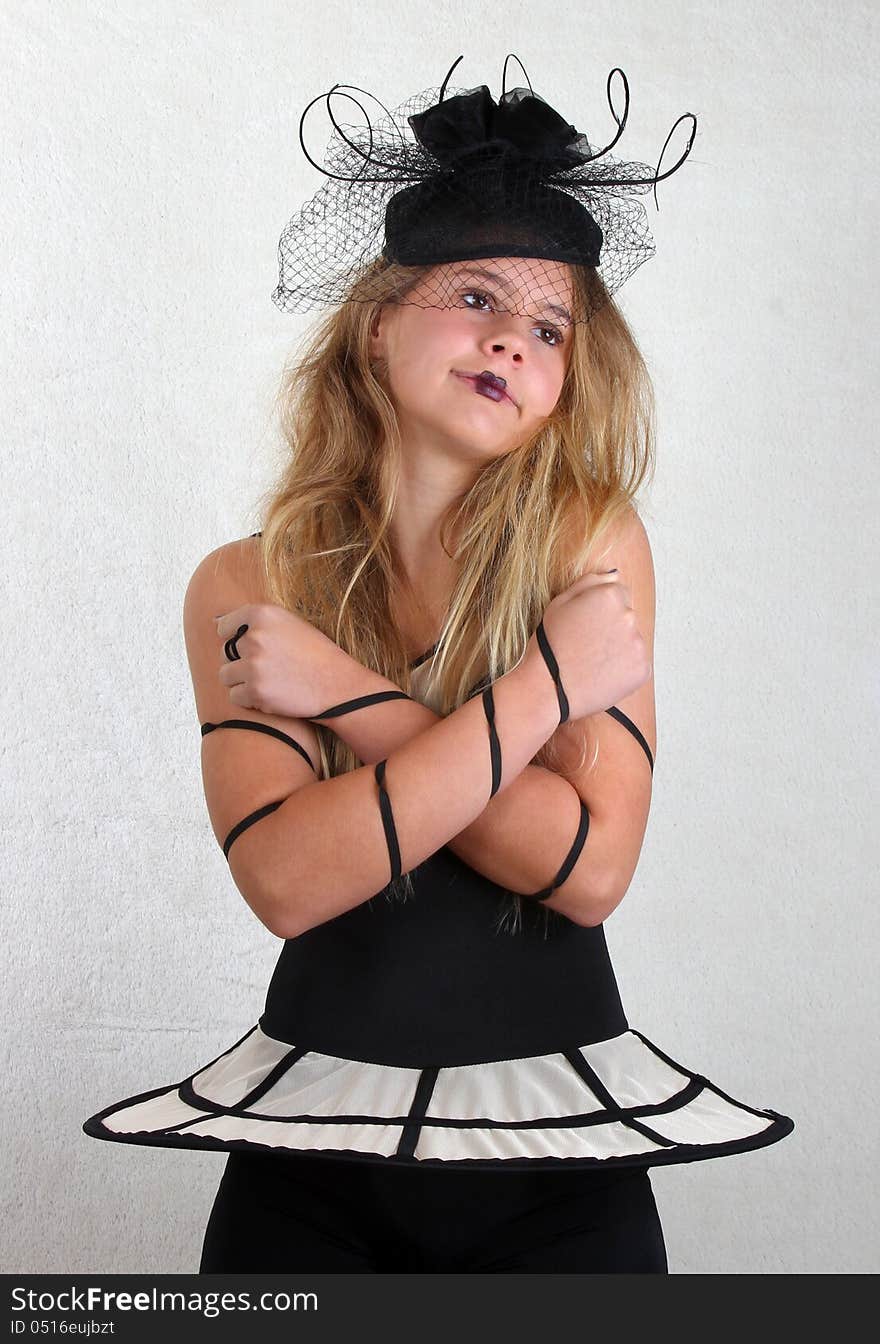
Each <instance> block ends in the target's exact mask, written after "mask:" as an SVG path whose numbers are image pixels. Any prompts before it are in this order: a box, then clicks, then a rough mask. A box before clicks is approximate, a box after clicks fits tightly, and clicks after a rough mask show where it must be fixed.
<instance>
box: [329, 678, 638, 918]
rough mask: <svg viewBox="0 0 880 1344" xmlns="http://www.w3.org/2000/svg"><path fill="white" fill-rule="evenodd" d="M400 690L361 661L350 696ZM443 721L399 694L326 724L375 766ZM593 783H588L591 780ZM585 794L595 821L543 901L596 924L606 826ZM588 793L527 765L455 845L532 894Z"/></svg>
mask: <svg viewBox="0 0 880 1344" xmlns="http://www.w3.org/2000/svg"><path fill="white" fill-rule="evenodd" d="M394 690H397V691H399V687H396V686H395V685H394V683H393V682H392V681H389V680H388V679H387V678H386V677H383V676H382V675H381V674H380V673H377V672H374V671H372V670H371V669H369V668H366V667H362V666H361V665H360V664H356V666H355V679H354V680H353V681H352V685H351V687H350V689H349V692H348V696H347V697H346V698H347V699H348V698H351V699H357V698H360V697H362V696H371V695H375V694H378V693H380V692H382V691H394ZM441 721H442V720H441V718H440V716H439V715H437V714H435V713H434V711H433V710H432V709H430V708H429V707H428V706H427V705H422V704H420V703H419V702H418V701H417V700H409V699H406V700H404V699H394V700H385V701H381V702H379V703H377V704H373V705H369V706H364V707H361V708H359V709H355V710H353V711H352V712H350V713H347V714H344V715H341V716H339V717H334V718H331V719H327V720H320V719H319V720H318V722H319V723H321V722H323V723H324V724H325V726H326V727H329V728H332V729H333V731H334V732H335V733H336V734H337V735H338V736H339V737H341V738H342V739H343V741H345V742H347V743H348V745H349V746H350V747H351V748H352V750H353V751H354V753H355V755H356V756H357V757H358V759H359V760H361V761H363V762H364V764H372V763H374V762H376V761H378V760H380V759H382V758H383V757H385V756H387V755H388V754H389V752H392V751H394V750H396V749H397V748H398V747H400V746H403V745H404V744H405V743H406V742H409V741H411V740H412V739H413V738H414V737H418V736H419V735H420V734H421V733H423V732H424V731H425V730H426V728H430V727H431V725H432V724H435V723H440V722H441ZM587 788H589V785H587ZM592 792H593V794H594V795H595V797H593V796H587V795H586V794H584V796H583V801H584V803H585V806H586V807H587V809H588V810H589V812H590V813H591V821H590V827H589V830H588V832H587V836H586V840H585V841H584V844H583V847H582V849H581V850H580V853H579V856H578V858H577V861H576V863H575V865H574V867H573V868H572V870H571V871H570V873H569V876H568V877H567V878H566V881H565V882H564V883H563V884H562V886H560V887H559V888H558V889H557V890H555V891H554V892H553V893H552V895H550V896H547V897H545V898H544V900H543V904H545V905H549V906H550V907H551V908H552V909H554V910H556V911H558V912H559V913H560V914H563V915H566V916H567V917H568V918H569V919H572V920H573V921H574V922H575V923H579V924H582V923H590V922H593V921H594V920H595V919H596V918H597V914H598V911H599V910H601V909H602V908H603V904H604V900H605V896H606V892H607V889H608V883H609V879H610V876H611V874H610V871H609V864H608V856H607V845H605V844H604V841H603V835H602V827H601V825H600V824H598V823H597V821H596V819H595V817H593V816H592V813H593V810H594V806H593V805H594V804H595V809H596V811H598V809H599V805H600V801H601V800H600V798H599V796H598V790H593V791H592ZM580 803H581V797H580V796H579V795H578V793H577V791H576V790H575V789H574V787H573V786H572V785H571V784H569V783H568V781H567V780H566V779H563V778H562V776H561V775H557V774H555V773H554V772H553V771H552V770H547V769H545V768H544V767H543V766H540V765H532V764H529V765H526V766H525V768H524V769H523V770H522V771H521V772H520V774H519V775H518V776H517V777H516V779H514V780H513V781H512V782H511V784H510V786H509V787H508V788H506V789H505V790H504V791H503V793H498V794H496V795H495V797H494V798H492V799H491V800H490V801H489V802H488V803H487V805H486V806H485V807H484V809H483V811H482V812H481V813H480V815H479V816H478V817H477V818H476V820H474V821H472V822H471V823H470V824H469V825H467V826H465V827H464V829H463V830H461V831H460V832H459V833H458V834H457V835H454V836H453V837H452V838H451V839H449V840H447V841H446V844H447V845H448V847H449V848H450V849H451V850H452V851H453V852H454V853H455V854H457V855H458V857H459V858H461V859H463V860H464V862H465V863H467V864H468V865H469V866H470V867H471V868H475V869H476V871H477V872H479V873H482V874H483V876H484V877H487V878H489V880H490V881H492V882H496V883H497V884H498V885H499V886H501V887H504V888H505V889H507V890H508V891H512V892H517V893H519V894H520V895H523V896H532V895H534V894H535V893H537V892H539V891H542V890H545V889H546V888H547V887H548V885H550V884H551V883H552V881H553V879H554V878H555V877H556V874H557V873H558V872H559V869H560V865H561V864H562V861H563V859H564V858H565V856H566V855H567V854H568V852H569V849H570V848H571V846H572V842H573V841H574V839H575V837H576V835H577V833H578V827H579V825H580V823H581V807H580Z"/></svg>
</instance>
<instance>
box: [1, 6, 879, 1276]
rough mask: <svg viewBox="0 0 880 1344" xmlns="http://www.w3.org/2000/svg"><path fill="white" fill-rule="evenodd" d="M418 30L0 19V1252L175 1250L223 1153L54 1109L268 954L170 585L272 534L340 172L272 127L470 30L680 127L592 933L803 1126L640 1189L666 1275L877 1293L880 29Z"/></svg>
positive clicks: (113, 12) (514, 11)
mask: <svg viewBox="0 0 880 1344" xmlns="http://www.w3.org/2000/svg"><path fill="white" fill-rule="evenodd" d="M411 13H412V11H411V7H410V6H409V5H407V4H404V3H402V0H384V3H383V4H382V6H381V9H377V7H376V6H357V7H356V6H352V5H350V4H348V3H343V2H342V0H321V3H320V4H318V3H314V0H309V2H308V3H304V4H291V3H289V2H288V3H275V2H274V0H264V2H263V3H249V4H244V3H238V2H236V3H230V2H229V0H211V3H192V2H191V0H174V3H171V2H170V0H158V2H156V0H154V3H152V4H149V5H144V4H142V3H140V0H122V2H120V3H100V2H99V0H82V2H80V3H75V2H74V0H53V3H52V4H49V3H44V2H37V0H18V2H17V3H14V4H13V3H5V4H3V5H2V23H3V40H2V42H0V69H2V76H3V77H2V79H0V100H2V101H0V130H2V136H0V140H2V144H3V154H2V157H3V162H4V166H3V190H2V191H0V248H2V264H0V287H2V312H3V317H4V320H3V323H2V327H0V339H2V342H3V346H2V354H3V359H2V385H3V395H4V402H5V405H4V414H3V425H4V438H5V440H6V448H7V453H6V454H5V460H6V461H7V464H8V465H7V468H6V471H5V476H4V490H3V495H2V501H3V508H4V511H5V515H6V516H5V525H4V527H3V530H2V538H0V545H2V562H3V573H4V577H5V579H6V592H5V598H4V604H3V615H4V631H5V639H4V655H5V656H4V669H3V675H2V678H0V680H2V688H3V689H2V695H3V725H4V733H3V737H4V742H3V759H4V767H5V768H4V799H3V811H2V821H0V825H2V834H3V838H4V848H5V854H4V863H3V868H4V874H5V878H6V881H5V899H4V901H3V921H4V929H3V958H4V961H5V965H4V968H3V976H4V983H5V984H6V986H7V987H8V999H7V1007H6V1012H5V1014H4V1019H3V1031H2V1041H3V1045H4V1050H5V1061H6V1077H7V1089H8V1093H9V1095H10V1097H11V1098H12V1101H13V1104H11V1105H9V1106H7V1107H6V1108H4V1112H3V1118H2V1121H0V1124H2V1135H0V1153H2V1157H0V1161H2V1163H3V1176H2V1188H3V1196H4V1202H5V1206H6V1207H5V1211H4V1214H3V1219H2V1223H0V1227H2V1232H0V1238H2V1242H3V1245H2V1252H0V1255H2V1263H3V1268H4V1270H5V1271H6V1272H25V1271H29V1272H56V1273H57V1272H61V1271H69V1272H75V1271H78V1272H93V1273H94V1272H99V1271H100V1272H115V1273H122V1272H137V1271H154V1272H189V1271H193V1270H195V1269H196V1268H197V1264H198V1254H199V1248H200V1239H201V1234H202V1230H203V1228H204V1223H205V1220H206V1217H207V1214H208V1211H209V1208H210V1204H211V1200H212V1198H213V1194H214V1191H215V1188H216V1184H217V1181H218V1179H219V1176H220V1173H221V1170H222V1165H223V1158H222V1156H221V1155H219V1154H211V1153H197V1152H174V1151H171V1150H169V1151H162V1150H159V1149H149V1148H138V1147H133V1146H130V1147H123V1146H121V1145H113V1144H99V1143H96V1142H95V1141H93V1140H90V1139H88V1138H86V1137H85V1136H84V1135H83V1134H82V1133H81V1130H80V1125H81V1123H82V1121H83V1119H84V1118H85V1117H86V1116H87V1115H90V1114H91V1113H92V1112H94V1111H95V1110H97V1109H99V1108H100V1107H101V1106H103V1105H106V1104H107V1103H108V1102H110V1101H112V1100H114V1099H117V1098H119V1097H122V1096H124V1095H126V1094H128V1093H133V1092H136V1091H141V1090H144V1089H147V1088H149V1087H154V1086H158V1085H159V1084H160V1083H166V1082H169V1081H171V1080H172V1079H174V1078H178V1077H182V1076H183V1075H184V1074H186V1073H189V1072H191V1071H192V1070H193V1069H194V1068H195V1067H196V1066H198V1065H200V1064H202V1063H204V1062H206V1061H207V1060H209V1059H211V1058H213V1056H214V1055H215V1054H217V1053H218V1052H219V1051H220V1050H221V1049H223V1048H225V1047H226V1046H228V1045H231V1044H232V1042H233V1041H234V1040H236V1039H237V1038H238V1037H239V1036H240V1035H241V1034H242V1033H243V1032H244V1031H245V1030H246V1029H247V1027H248V1026H250V1025H251V1024H252V1023H253V1021H255V1019H256V1017H257V1016H258V1015H259V1012H260V1011H261V1009H262V996H263V993H264V990H265V986H266V984H267V982H268V978H269V974H270V971H271V968H272V965H273V964H274V960H275V957H276V955H277V951H278V944H277V943H276V940H275V939H273V938H272V937H271V935H269V934H268V932H267V931H266V930H265V929H264V928H263V927H262V925H260V924H259V923H258V922H257V920H256V919H255V918H254V916H253V915H252V914H251V913H250V911H249V910H248V908H247V907H246V906H245V904H244V902H243V901H242V899H241V897H240V896H239V895H238V893H237V891H236V889H235V887H234V885H233V883H232V880H231V877H230V876H229V873H228V869H227V866H226V863H225V861H224V859H223V855H222V852H221V851H220V849H219V847H218V846H217V845H216V843H215V841H214V839H213V836H212V834H211V831H210V827H209V824H208V820H207V813H206V809H205V806H204V801H203V797H202V793H201V780H200V771H199V743H200V738H199V729H198V722H197V719H196V715H195V710H194V705H193V700H192V692H191V686H190V682H189V673H188V669H187V664H186V656H185V650H184V645H183V635H182V628H181V605H182V600H183V593H184V589H185V586H186V583H187V580H188V578H189V575H190V574H191V572H192V570H193V568H194V567H195V565H196V563H197V562H198V560H199V559H200V558H201V557H202V556H203V555H204V554H205V553H206V552H207V551H208V550H210V549H212V548H213V547H215V546H217V545H220V544H221V543H222V542H225V541H228V540H231V539H233V538H235V537H239V536H244V535H246V534H247V533H249V532H252V531H254V530H255V529H256V528H257V527H258V526H259V524H260V519H259V517H258V516H257V515H256V513H255V504H256V500H257V498H258V496H259V494H260V492H261V491H262V489H263V488H264V487H265V486H266V484H267V483H268V480H269V479H270V476H271V472H272V466H273V461H274V454H275V451H276V446H277V436H276V432H275V427H274V425H273V423H272V421H271V408H270V400H271V396H272V393H273V392H274V388H275V384H276V379H277V377H278V374H279V372H280V369H281V364H282V361H283V358H284V356H285V354H286V353H287V352H288V350H289V349H290V347H291V346H292V344H293V343H294V341H295V338H296V336H297V335H298V333H299V332H300V331H301V330H302V329H304V327H305V325H306V324H307V322H308V320H309V319H308V317H303V318H291V317H285V316H283V315H282V314H280V313H279V312H278V310H277V309H276V308H275V307H274V306H273V304H272V303H271V302H270V298H269V296H270V293H271V290H272V288H273V286H274V284H275V279H276V274H275V267H276V244H277V238H278V235H279V233H280V232H281V229H282V227H283V226H284V225H285V224H286V222H287V220H288V218H289V217H290V215H291V214H293V212H294V210H295V209H297V208H298V207H299V205H300V204H301V202H302V201H303V200H304V199H305V198H306V197H307V196H309V195H311V194H312V193H313V192H314V191H315V190H317V188H318V187H319V186H320V185H321V183H322V182H323V180H324V179H323V178H321V177H320V176H319V174H318V173H317V172H316V171H315V170H314V169H313V168H311V167H310V166H309V165H308V163H307V162H306V161H305V159H304V157H303V156H302V154H301V152H300V148H299V143H298V139H297V127H298V123H299V117H300V114H301V112H302V109H303V108H304V106H305V104H306V103H307V102H308V101H309V100H310V99H311V98H313V97H315V96H316V95H317V94H320V93H323V92H324V91H326V90H327V89H329V87H330V86H331V85H332V84H333V83H334V82H336V81H339V82H343V83H350V84H356V85H361V86H362V87H364V88H367V89H368V90H370V91H375V92H376V93H377V94H378V95H379V96H380V97H381V98H382V99H383V101H385V102H386V103H387V104H388V105H389V106H394V105H395V104H397V103H399V102H400V101H402V100H403V98H405V97H406V96H408V95H409V94H411V93H413V92H415V91H417V90H419V89H422V88H426V87H428V86H431V85H434V86H438V85H439V84H440V82H441V81H442V78H443V75H444V74H445V73H446V71H447V69H448V68H449V66H450V65H451V64H452V62H453V61H454V60H455V58H456V57H457V56H458V55H459V54H461V53H462V52H463V53H464V54H465V59H464V61H463V62H462V63H461V65H460V66H459V67H458V68H457V70H456V72H455V81H456V82H457V83H459V84H461V85H463V86H473V85H476V84H479V83H484V82H485V83H488V84H489V86H490V88H491V89H492V92H493V94H494V95H495V96H496V97H497V96H498V94H500V92H501V68H502V65H503V61H504V56H505V54H506V53H507V52H508V51H513V52H515V53H516V54H517V55H518V56H520V57H521V58H522V60H523V62H524V64H525V66H526V69H527V71H528V74H529V76H530V78H531V80H532V83H533V85H534V87H535V88H536V90H537V91H538V92H541V93H544V94H545V96H546V97H548V99H549V100H550V101H551V102H552V103H553V104H554V105H555V106H556V107H558V108H560V109H562V110H563V111H564V112H565V113H566V115H569V116H570V117H571V119H572V120H573V121H574V122H575V124H576V125H577V126H578V127H579V128H580V129H584V130H586V131H588V133H589V134H590V135H591V138H594V137H595V138H596V139H597V140H599V139H601V138H602V136H603V135H606V133H607V134H608V137H610V133H611V131H612V130H613V126H612V122H611V120H610V114H609V113H608V109H607V105H606V101H605V80H606V77H607V74H608V71H609V70H610V69H611V68H612V66H614V65H618V64H619V65H622V66H623V68H624V70H625V71H626V74H627V77H628V79H629V82H630V89H631V95H632V103H631V108H630V118H629V122H628V126H627V129H626V131H625V137H626V138H625V140H624V142H623V143H622V149H623V151H625V154H626V156H627V157H632V158H641V159H643V160H644V161H646V162H649V163H656V160H657V156H658V154H659V151H660V148H661V146H662V144H663V140H664V139H665V137H666V133H667V131H668V129H669V127H670V126H671V125H672V123H673V121H674V120H675V118H676V117H677V116H678V115H679V114H680V113H681V112H684V111H693V112H695V113H696V114H697V116H698V118H699V123H700V124H699V132H698V136H697V140H696V143H695V145H694V149H693V151H692V153H691V157H690V159H689V161H688V163H687V164H686V165H685V167H684V168H683V169H682V171H681V172H680V173H679V174H676V175H675V176H674V177H673V178H671V179H670V180H669V181H668V182H666V183H661V184H660V186H659V188H658V194H659V201H660V211H659V213H657V212H655V210H654V206H653V200H652V198H650V197H648V198H645V199H646V201H647V202H648V208H649V212H650V219H651V226H652V229H653V231H654V235H655V239H656V241H657V245H658V253H657V256H656V257H655V258H654V259H653V260H652V261H651V262H650V263H648V264H647V265H645V266H644V267H642V268H641V269H640V270H639V271H638V272H637V273H636V275H635V277H633V279H632V280H631V281H630V282H629V284H628V286H627V287H626V288H625V289H624V290H623V291H622V292H621V295H620V296H619V297H620V302H621V304H622V306H623V308H624V310H625V311H626V313H627V315H628V317H629V318H630V320H631V321H632V323H633V325H634V328H635V331H636V334H637V337H638V338H639V340H640V342H641V344H642V347H643V349H644V352H645V354H646V356H647V358H648V360H649V363H650V365H651V368H652V370H653V374H654V378H655V384H656V389H657V398H658V408H659V435H658V470H657V476H656V480H655V484H654V487H653V490H652V491H651V494H650V497H648V498H646V499H645V501H644V504H643V517H644V519H645V522H646V525H647V527H648V531H649V535H650V536H651V539H652V544H653V548H654V558H655V567H656V572H657V589H658V617H657V637H656V659H655V676H656V683H657V700H658V723H659V746H658V756H657V769H656V773H655V777H654V801H653V809H652V816H651V821H650V823H649V829H648V835H647V838H646V842H645V848H644V851H643V856H642V860H641V863H640V867H639V870H638V873H637V875H636V878H635V880H634V882H633V885H632V887H631V889H630V892H629V894H628V896H627V898H626V900H625V901H624V903H623V905H622V906H621V907H620V909H619V910H618V911H617V912H616V913H615V914H614V916H613V917H612V918H611V919H610V920H609V922H608V924H607V935H608V940H609V944H610V947H611V951H612V955H613V957H614V959H615V963H616V966H617V971H618V977H619V981H620V985H621V991H622V994H623V997H624V1002H625V1004H626V1006H627V1010H628V1014H629V1018H630V1021H631V1023H632V1024H633V1025H634V1026H637V1027H639V1028H640V1029H642V1030H644V1031H645V1032H646V1033H647V1034H648V1035H649V1036H650V1037H651V1038H652V1039H653V1040H655V1041H657V1043H658V1044H660V1045H661V1046H663V1047H664V1048H666V1049H667V1050H669V1052H670V1053H672V1054H673V1055H674V1056H675V1057H677V1058H679V1059H682V1060H683V1061H685V1062H687V1063H688V1064H690V1065H691V1066H692V1067H694V1068H698V1069H700V1070H701V1071H703V1072H705V1073H707V1074H708V1075H709V1076H710V1077H711V1078H713V1079H714V1080H715V1081H717V1082H718V1083H719V1084H720V1085H721V1086H725V1087H727V1088H729V1090H730V1091H731V1092H732V1093H733V1095H735V1096H738V1097H743V1098H746V1099H748V1100H750V1101H753V1102H754V1103H755V1104H756V1105H762V1106H770V1107H773V1108H774V1109H777V1110H780V1111H783V1112H786V1113H787V1114H790V1115H792V1116H793V1117H794V1118H795V1121H796V1124H797V1128H796V1131H795V1133H794V1134H793V1135H792V1136H791V1137H790V1138H789V1139H787V1140H786V1141H785V1142H784V1143H782V1144H780V1145H778V1146H774V1147H772V1148H769V1149H765V1150H760V1151H757V1152H753V1153H746V1154H742V1155H739V1156H735V1157H730V1158H726V1159H723V1160H718V1161H710V1162H701V1163H696V1164H692V1165H689V1166H678V1167H671V1168H665V1169H664V1168H660V1169H657V1170H655V1171H654V1173H653V1177H652V1180H653V1184H654V1189H655V1191H656V1194H657V1200H658V1205H659V1207H660V1212H661V1216H662V1218H663V1222H664V1227H665V1231H666V1238H667V1244H668V1250H669V1259H670V1268H671V1270H672V1272H674V1273H712V1272H722V1273H750V1272H752V1273H799V1272H812V1273H846V1272H870V1271H872V1270H875V1269H876V1268H877V1263H876V1259H875V1258H874V1252H873V1250H872V1248H873V1247H876V1245H877V1226H876V1207H877V1190H876V1185H875V1183H874V1181H873V1179H867V1178H866V1173H868V1172H871V1173H873V1170H874V1166H875V1164H874V1162H873V1161H872V1158H873V1157H874V1155H875V1154H874V1151H873V1146H874V1143H873V1128H872V1126H871V1125H870V1124H865V1123H864V1119H865V1116H866V1115H868V1114H870V1113H871V1111H872V1109H873V1107H876V1104H877V1090H876V1071H875V1064H874V1062H873V1059H874V1058H875V1055H876V1052H875V1051H874V1050H873V1049H872V1046H873V1043H874V1029H873V1028H871V1027H870V1026H869V1023H870V1021H871V1018H872V1016H873V1013H874V1012H875V1011H876V989H875V988H874V986H875V981H876V977H875V975H874V974H870V975H869V969H870V971H871V972H874V971H875V968H876V952H875V951H874V948H872V940H873V939H875V938H876V931H877V921H876V908H877V901H876V896H877V889H876V872H877V859H878V854H877V843H876V822H875V817H874V809H873V807H872V806H871V803H872V798H871V793H870V790H869V783H870V781H871V779H872V772H871V767H872V765H873V761H874V753H873V737H874V734H875V732H876V715H877V707H878V702H877V693H876V679H875V678H870V679H869V657H870V659H871V668H870V670H871V672H875V668H876V647H877V641H876V636H877V605H876V600H875V594H874V585H873V582H872V580H873V569H872V564H871V562H872V561H873V560H874V557H875V555H876V523H875V519H876V513H877V466H876V451H875V445H876V430H875V424H874V417H875V402H876V387H877V385H878V383H877V373H878V370H877V343H878V319H877V303H876V297H877V267H876V262H875V238H874V234H875V231H876V219H877V206H878V200H877V196H878V192H877V177H876V174H875V173H874V170H873V168H872V164H873V163H874V162H875V161H876V158H877V150H878V133H877V124H878V123H877V119H876V116H874V117H872V115H871V113H872V111H874V112H876V85H875V81H874V71H875V69H876V62H877V58H878V55H880V50H878V49H880V42H878V15H877V10H876V7H875V6H874V5H873V4H871V3H868V0H842V2H841V3H837V4H835V5H816V4H813V5H810V4H804V3H802V2H801V0H799V2H798V3H794V2H793V0H786V2H785V3H778V2H777V3H775V4H773V5H772V6H768V5H766V4H753V3H747V2H745V0H740V2H739V3H738V4H737V5H735V6H733V5H729V4H725V3H720V2H710V3H684V2H683V0H666V2H665V3H664V2H663V0H659V2H658V0H630V3H628V4H627V5H626V6H623V7H621V6H620V5H619V3H617V0H614V2H613V3H611V2H610V0H594V3H591V4H590V5H589V6H587V5H582V4H577V3H573V2H572V0H557V3H556V4H555V5H554V6H553V7H552V10H551V9H549V8H548V9H547V10H546V11H545V10H544V9H543V8H542V7H536V6H534V5H533V4H531V3H528V0H510V3H509V4H507V5H506V6H505V7H504V13H503V21H502V17H501V16H500V15H499V11H498V9H497V6H495V5H492V4H488V3H486V0H467V3H461V0H453V2H452V3H450V4H447V5H445V6H444V7H443V8H442V10H434V11H426V10H424V9H423V10H422V11H420V12H418V21H417V22H415V23H413V21H412V19H411V17H410V16H411ZM551 15H552V18H551ZM512 69H513V71H514V72H516V73H517V74H518V73H519V71H518V67H517V66H516V65H515V64H514V65H512ZM514 82H519V81H518V80H514ZM313 115H314V114H313ZM313 124H317V123H313ZM324 125H325V126H326V134H324V132H323V131H322V132H321V134H322V135H323V137H324V138H323V139H321V138H320V136H317V135H316V139H315V140H314V141H311V142H310V148H311V149H312V152H313V153H320V151H321V150H322V149H323V146H324V144H325V143H326V138H327V135H329V129H330V128H329V124H328V123H324ZM681 143H682V144H683V141H682V142H681ZM675 157H677V154H676V153H675V152H674V148H673V147H672V146H671V147H670V150H669V151H668V157H667V159H666V160H665V165H664V166H669V164H671V163H672V162H674V158H675ZM872 388H873V389H874V391H873V392H872V391H871V389H872ZM870 542H874V543H875V545H874V546H873V547H871V548H870V549H869V543H870ZM872 719H873V725H872ZM872 726H873V730H874V731H873V732H872ZM873 779H874V781H875V782H876V776H875V775H874V776H873Z"/></svg>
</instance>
